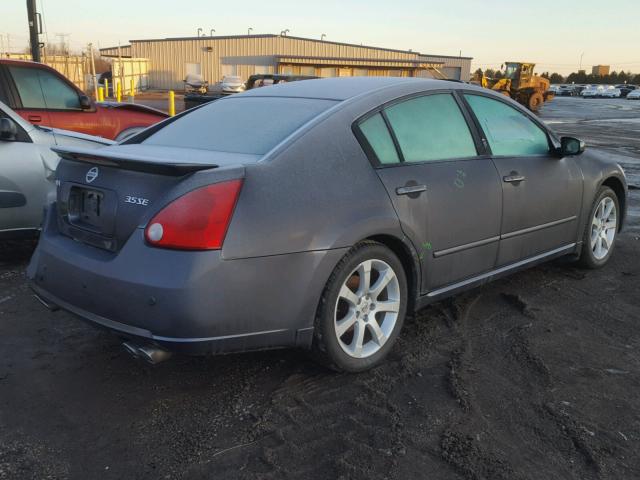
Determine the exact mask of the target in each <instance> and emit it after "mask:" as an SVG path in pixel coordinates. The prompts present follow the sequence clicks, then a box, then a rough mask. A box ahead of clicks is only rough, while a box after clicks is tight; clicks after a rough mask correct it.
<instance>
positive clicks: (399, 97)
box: [28, 77, 627, 371]
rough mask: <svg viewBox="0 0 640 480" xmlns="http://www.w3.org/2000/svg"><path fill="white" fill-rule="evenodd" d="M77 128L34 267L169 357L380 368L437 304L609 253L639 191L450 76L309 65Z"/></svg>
mask: <svg viewBox="0 0 640 480" xmlns="http://www.w3.org/2000/svg"><path fill="white" fill-rule="evenodd" d="M55 150H56V151H57V152H58V154H59V155H60V156H61V161H60V164H59V167H58V170H57V180H56V182H57V199H56V201H55V203H52V204H51V205H50V206H49V208H48V209H47V212H46V219H45V223H44V228H43V232H42V235H41V238H40V242H39V245H38V247H37V249H36V251H35V253H34V256H33V258H32V261H31V264H30V266H29V268H28V275H29V278H30V280H31V283H32V286H33V289H34V290H35V292H36V294H37V296H38V297H39V298H40V299H41V301H42V302H43V303H45V304H46V305H48V306H50V307H51V308H53V309H55V308H62V309H64V310H67V311H69V312H72V313H74V314H76V315H77V316H79V317H80V318H83V319H85V320H87V321H88V322H90V323H92V324H94V325H96V326H100V327H104V328H107V329H109V330H111V331H113V332H115V333H116V334H117V335H118V336H119V337H121V338H122V339H124V341H125V345H126V348H127V349H128V350H129V351H130V352H131V353H133V354H134V355H138V356H141V357H144V358H146V359H147V360H149V361H151V362H157V361H160V360H162V359H165V358H167V357H168V356H169V354H170V353H171V352H183V353H190V354H211V353H223V352H225V353H226V352H238V351H247V350H256V349H267V348H279V347H299V348H304V349H310V350H311V351H312V352H313V356H314V357H315V358H317V359H319V360H320V361H321V362H323V363H325V364H326V365H329V366H330V367H332V368H334V369H337V370H345V371H362V370H365V369H367V368H370V367H372V366H374V365H376V364H377V363H379V362H380V361H381V360H382V359H383V358H384V357H385V356H386V355H387V354H388V353H389V351H390V349H391V348H393V345H394V343H395V341H396V339H397V338H398V335H399V334H400V331H401V328H402V324H403V322H404V320H405V317H406V316H407V315H408V314H410V313H411V312H414V311H415V310H417V309H419V308H421V307H424V306H425V305H427V304H430V303H432V302H436V301H439V300H441V299H443V298H445V297H447V296H450V295H453V294H455V293H457V292H460V291H463V290H466V289H469V288H472V287H474V286H478V285H480V284H483V283H485V282H486V281H488V280H491V279H494V278H498V277H501V276H503V275H506V274H509V273H512V272H515V271H517V270H520V269H523V268H525V267H530V266H533V265H536V264H538V263H540V262H544V261H548V260H551V259H554V258H557V257H561V256H569V257H571V258H573V259H576V260H578V261H580V262H581V263H582V264H583V265H584V266H586V267H589V268H597V267H601V266H603V265H605V264H606V263H607V261H608V260H609V259H610V257H611V255H612V252H613V250H614V247H615V243H616V235H617V234H618V232H619V231H620V228H621V227H622V225H623V222H624V218H625V210H626V204H627V186H626V181H625V176H624V173H623V171H622V169H621V168H620V166H619V165H617V164H616V163H615V162H612V161H610V160H608V159H607V158H606V157H605V156H604V155H601V154H599V153H597V152H596V151H591V150H588V151H585V145H584V144H583V143H582V142H581V141H580V140H578V139H575V138H570V137H562V138H558V137H557V136H556V135H555V134H554V133H553V132H552V131H551V130H549V129H548V128H547V127H546V126H545V125H544V124H543V123H541V121H540V120H539V119H538V118H537V117H535V116H534V115H532V114H531V113H529V112H527V111H526V110H525V109H523V108H521V107H520V106H519V105H518V104H517V103H515V102H514V101H512V100H510V99H508V98H506V97H505V96H503V95H499V94H495V93H493V92H491V91H489V90H486V89H482V88H479V87H474V86H471V85H466V84H464V83H459V82H448V81H441V80H425V79H418V78H383V77H378V78H336V79H321V80H308V81H305V82H292V83H288V84H285V85H277V86H273V87H267V88H261V89H256V90H252V91H249V92H245V93H242V94H238V95H233V96H231V97H228V98H224V99H222V100H219V101H216V102H212V103H209V104H206V105H203V106H202V107H199V108H196V109H194V110H191V111H189V112H187V113H185V114H183V115H179V116H177V117H174V118H171V119H168V120H166V121H164V122H162V123H160V124H158V125H156V126H153V127H150V128H149V129H147V130H145V131H144V132H142V133H140V134H138V135H136V136H134V137H132V138H130V139H128V140H126V141H124V142H123V143H120V144H118V145H114V146H109V147H105V148H103V149H100V150H88V149H85V148H75V147H74V148H72V147H64V148H62V147H59V148H56V149H55ZM532 287H533V286H532Z"/></svg>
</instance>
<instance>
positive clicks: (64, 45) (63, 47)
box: [55, 33, 71, 55]
mask: <svg viewBox="0 0 640 480" xmlns="http://www.w3.org/2000/svg"><path fill="white" fill-rule="evenodd" d="M55 35H56V37H58V38H59V39H60V47H59V48H60V55H68V54H69V46H68V45H69V44H68V42H67V41H66V37H69V36H70V35H71V34H70V33H56V34H55Z"/></svg>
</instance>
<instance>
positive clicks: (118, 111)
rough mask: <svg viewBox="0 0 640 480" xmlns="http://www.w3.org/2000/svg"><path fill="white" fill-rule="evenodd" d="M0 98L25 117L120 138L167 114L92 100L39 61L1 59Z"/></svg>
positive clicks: (143, 107) (59, 126)
mask: <svg viewBox="0 0 640 480" xmlns="http://www.w3.org/2000/svg"><path fill="white" fill-rule="evenodd" d="M0 101H2V102H4V103H5V104H7V105H9V106H10V107H11V108H12V109H13V110H15V111H16V113H18V114H19V115H20V116H22V117H23V118H24V119H25V120H27V121H29V122H31V123H33V124H36V125H43V126H48V127H53V128H61V129H64V130H72V131H74V132H81V133H87V134H89V135H97V136H100V137H104V138H110V139H112V140H122V139H124V138H126V137H128V136H129V135H132V134H134V133H137V132H139V131H140V130H142V129H144V128H146V127H148V126H149V125H152V124H154V123H157V122H159V121H160V120H163V119H165V118H167V117H168V115H167V114H165V113H164V112H161V111H159V110H155V109H153V108H150V107H146V106H144V105H135V104H132V103H115V102H113V103H110V102H102V103H94V102H93V101H92V100H91V99H90V98H89V97H88V96H87V95H85V94H84V93H83V92H82V90H80V89H79V88H78V87H76V86H75V85H74V84H73V83H71V82H70V81H69V80H68V79H66V78H65V77H64V76H63V75H61V74H60V73H58V72H57V71H56V70H54V69H53V68H51V67H48V66H47V65H44V64H42V63H36V62H30V61H24V60H8V59H0Z"/></svg>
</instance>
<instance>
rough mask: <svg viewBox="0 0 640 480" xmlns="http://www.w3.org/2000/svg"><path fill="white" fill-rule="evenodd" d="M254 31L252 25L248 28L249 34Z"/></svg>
mask: <svg viewBox="0 0 640 480" xmlns="http://www.w3.org/2000/svg"><path fill="white" fill-rule="evenodd" d="M252 31H253V28H251V27H249V28H247V35H251V32H252Z"/></svg>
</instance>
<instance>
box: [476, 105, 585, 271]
mask: <svg viewBox="0 0 640 480" xmlns="http://www.w3.org/2000/svg"><path fill="white" fill-rule="evenodd" d="M465 98H466V100H467V102H468V103H469V105H470V107H471V110H472V111H473V113H474V114H475V116H476V118H477V119H478V122H479V124H480V125H481V128H482V131H483V134H484V135H485V138H486V141H487V142H488V144H489V147H490V148H491V151H492V154H493V161H494V163H495V165H496V169H497V170H498V173H499V175H500V178H501V180H502V188H503V207H502V212H503V216H502V229H501V232H500V233H501V237H502V239H501V243H500V253H499V255H498V262H497V265H498V266H503V265H508V264H510V263H513V262H517V261H519V260H523V259H526V258H528V257H532V256H535V255H537V254H541V253H544V252H549V251H551V250H554V249H557V248H561V247H564V246H567V245H569V244H571V243H573V242H575V240H576V238H577V236H578V232H577V229H578V217H579V214H580V203H581V200H582V174H581V171H580V169H579V167H578V166H577V165H576V163H575V161H574V159H573V158H571V157H565V158H561V157H559V156H558V155H557V154H556V153H555V152H553V151H552V144H551V143H550V140H549V135H548V133H547V131H546V130H545V129H544V128H543V127H542V126H541V125H538V124H537V122H535V121H533V120H532V119H531V118H529V117H528V116H527V115H525V114H524V113H522V112H520V111H519V110H517V109H516V108H514V107H512V106H511V105H508V104H507V103H506V102H503V101H502V100H496V99H494V98H489V97H486V96H482V95H476V94H465Z"/></svg>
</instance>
